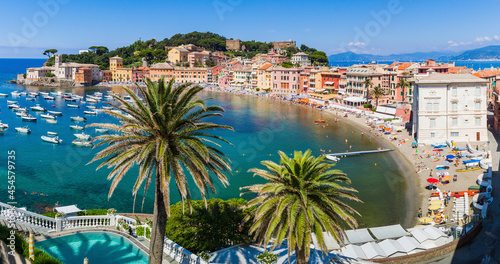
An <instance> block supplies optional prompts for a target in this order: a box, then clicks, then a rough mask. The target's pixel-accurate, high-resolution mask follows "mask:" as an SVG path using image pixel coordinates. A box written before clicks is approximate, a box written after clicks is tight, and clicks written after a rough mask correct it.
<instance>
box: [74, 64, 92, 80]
mask: <svg viewBox="0 0 500 264" xmlns="http://www.w3.org/2000/svg"><path fill="white" fill-rule="evenodd" d="M75 82H76V83H78V84H92V69H90V68H87V67H82V68H80V69H78V71H77V72H76V73H75Z"/></svg>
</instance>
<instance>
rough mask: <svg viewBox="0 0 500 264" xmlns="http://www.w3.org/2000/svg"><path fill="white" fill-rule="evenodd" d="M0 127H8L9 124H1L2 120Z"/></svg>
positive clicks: (0, 122)
mask: <svg viewBox="0 0 500 264" xmlns="http://www.w3.org/2000/svg"><path fill="white" fill-rule="evenodd" d="M0 128H9V125H7V124H3V123H2V121H0Z"/></svg>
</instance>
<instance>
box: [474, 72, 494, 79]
mask: <svg viewBox="0 0 500 264" xmlns="http://www.w3.org/2000/svg"><path fill="white" fill-rule="evenodd" d="M498 75H500V71H480V72H476V73H474V76H477V77H479V78H488V77H493V76H498Z"/></svg>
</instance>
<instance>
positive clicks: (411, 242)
mask: <svg viewBox="0 0 500 264" xmlns="http://www.w3.org/2000/svg"><path fill="white" fill-rule="evenodd" d="M396 241H397V242H398V243H399V244H400V245H401V246H402V247H403V248H404V250H405V251H406V252H410V251H412V250H414V249H422V250H425V249H426V248H425V247H424V246H422V245H420V244H419V243H418V242H417V240H415V238H413V237H407V236H405V237H402V238H400V239H398V240H396Z"/></svg>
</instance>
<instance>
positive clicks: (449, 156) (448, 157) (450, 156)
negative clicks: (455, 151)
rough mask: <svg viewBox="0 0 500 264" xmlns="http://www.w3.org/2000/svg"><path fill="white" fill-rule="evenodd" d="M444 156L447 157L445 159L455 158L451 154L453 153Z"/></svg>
mask: <svg viewBox="0 0 500 264" xmlns="http://www.w3.org/2000/svg"><path fill="white" fill-rule="evenodd" d="M446 158H447V159H454V158H455V156H453V155H448V156H446Z"/></svg>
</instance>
